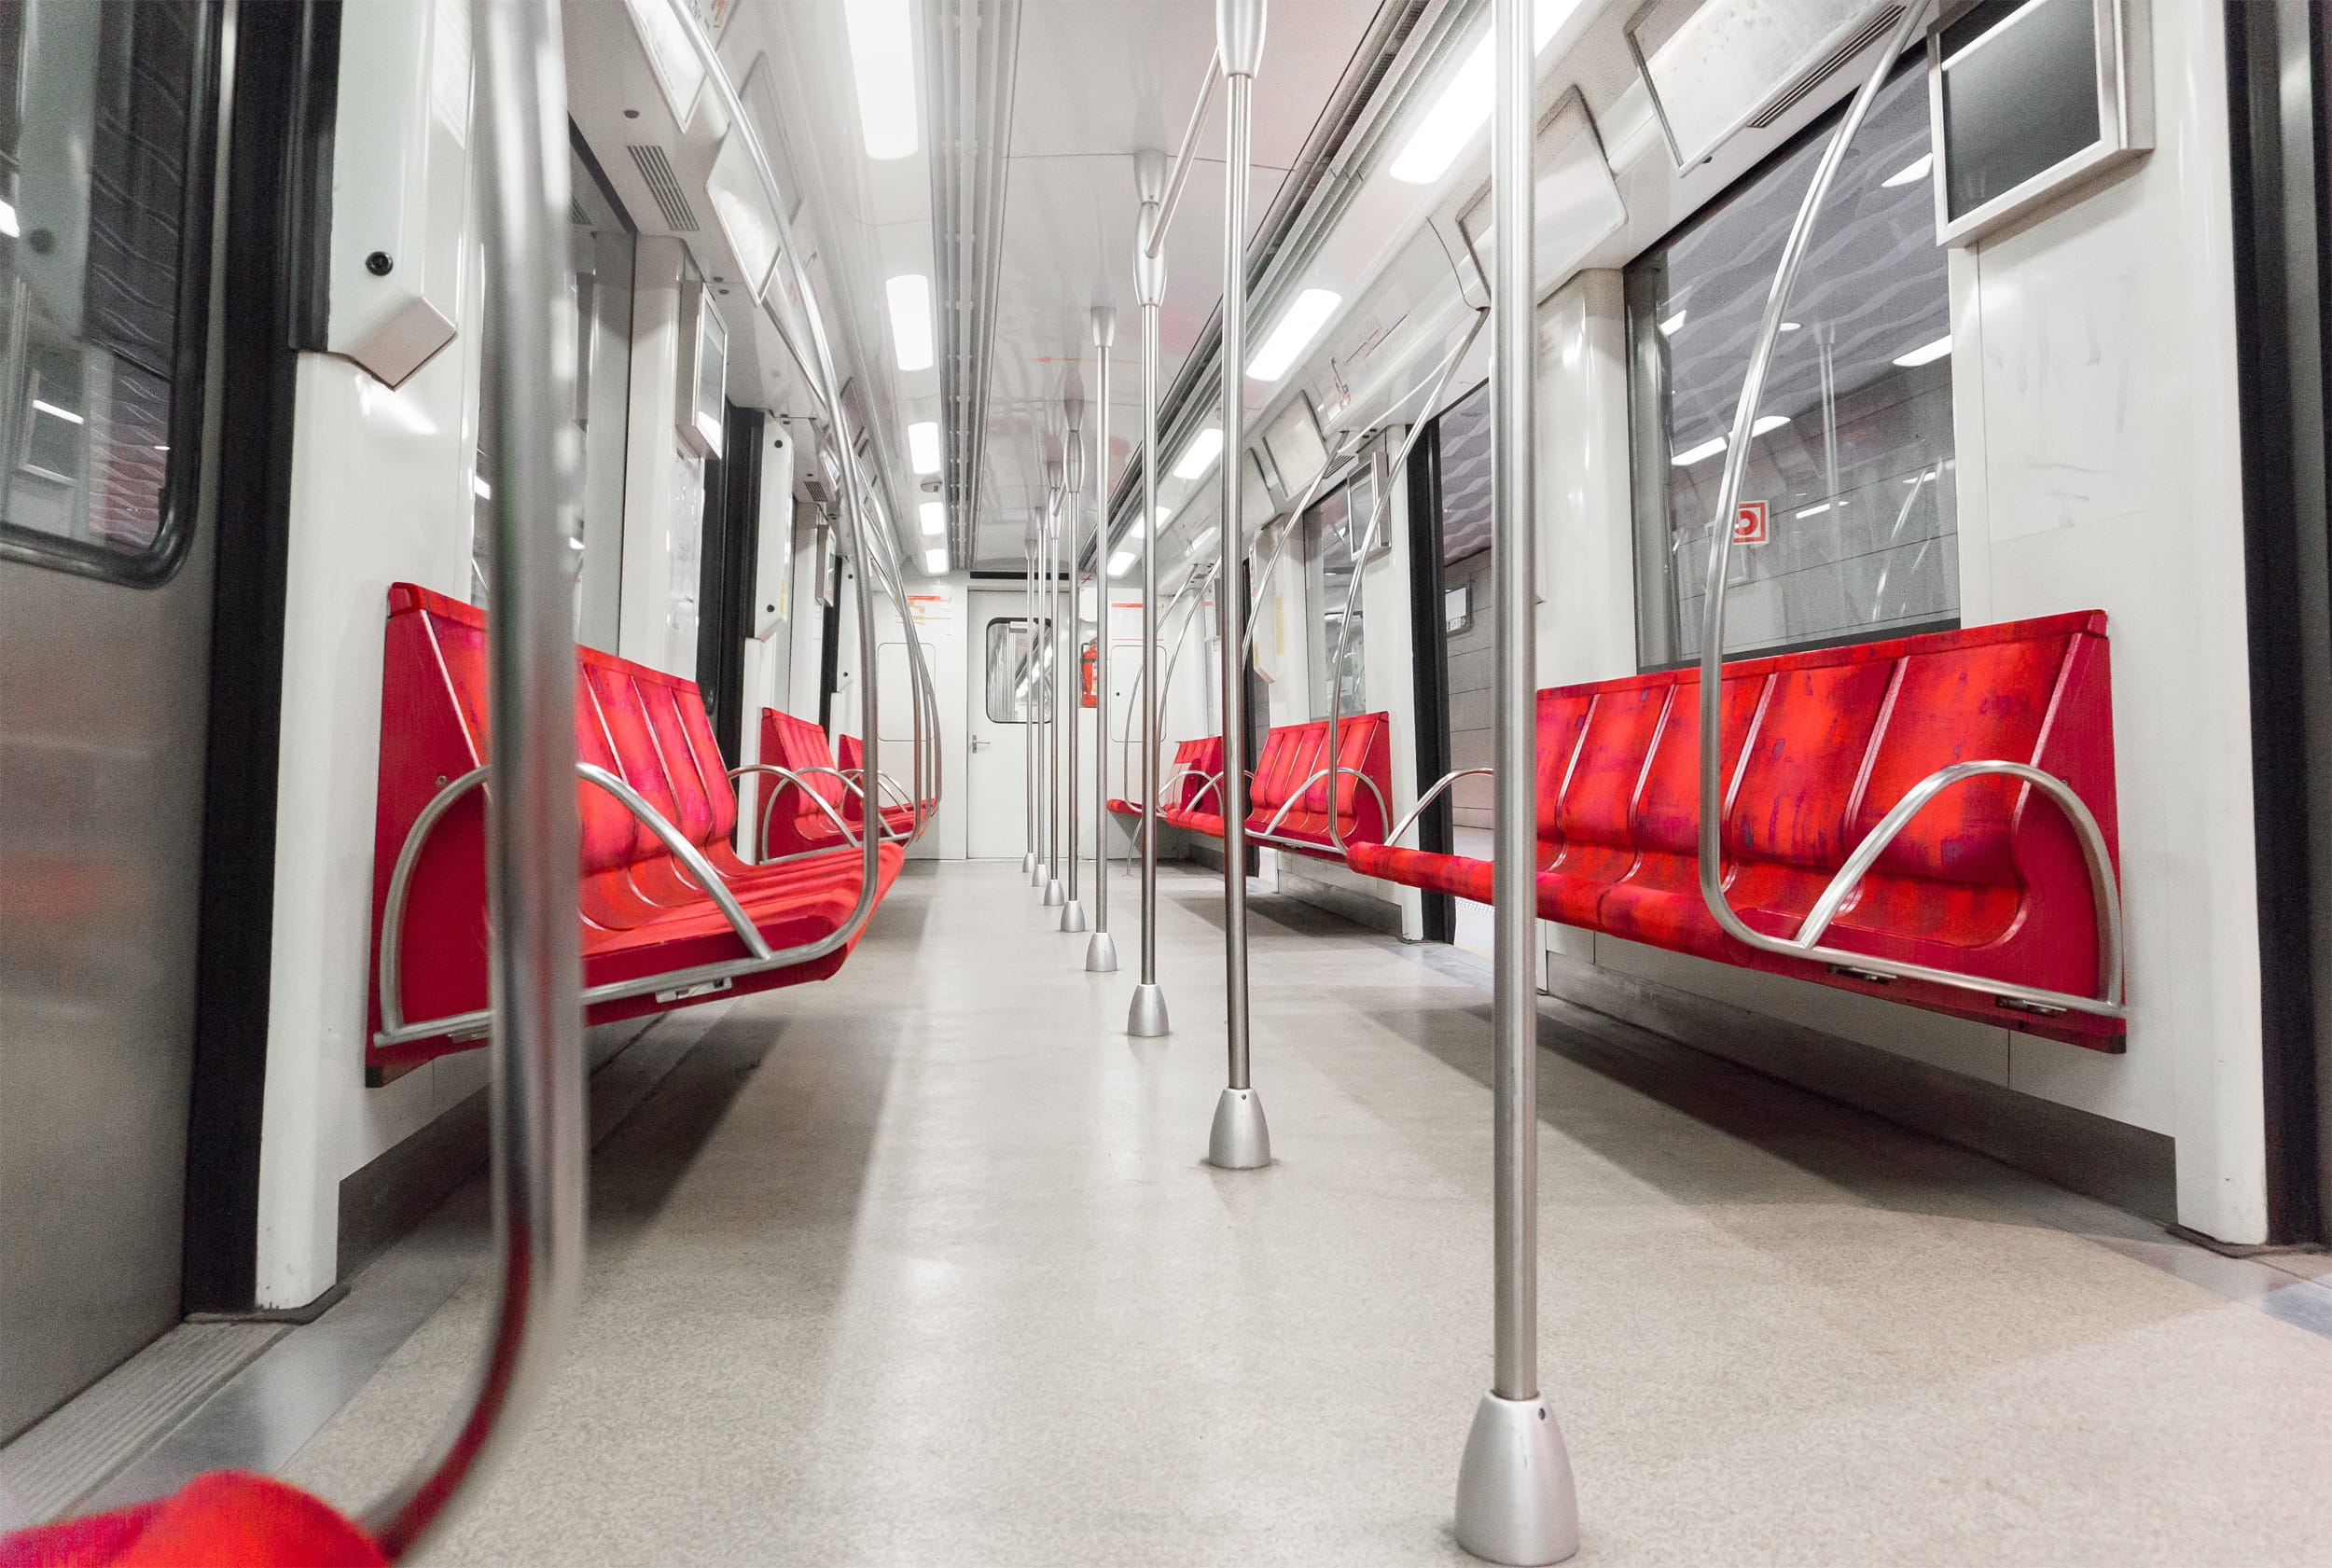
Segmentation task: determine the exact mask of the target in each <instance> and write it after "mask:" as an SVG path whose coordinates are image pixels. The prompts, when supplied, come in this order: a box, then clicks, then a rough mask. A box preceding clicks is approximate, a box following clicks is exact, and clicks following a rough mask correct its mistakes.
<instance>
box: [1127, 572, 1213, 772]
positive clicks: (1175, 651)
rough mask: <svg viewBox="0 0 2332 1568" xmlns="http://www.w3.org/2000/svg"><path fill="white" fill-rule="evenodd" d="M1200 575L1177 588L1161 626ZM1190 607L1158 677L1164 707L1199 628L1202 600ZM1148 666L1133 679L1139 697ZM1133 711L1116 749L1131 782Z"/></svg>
mask: <svg viewBox="0 0 2332 1568" xmlns="http://www.w3.org/2000/svg"><path fill="white" fill-rule="evenodd" d="M1201 575H1202V574H1201V572H1200V571H1199V570H1198V569H1195V568H1194V569H1193V570H1192V571H1191V572H1190V573H1189V575H1188V576H1186V577H1185V578H1184V579H1183V585H1182V587H1180V588H1178V589H1176V590H1174V596H1173V598H1172V599H1170V600H1168V601H1167V603H1166V610H1165V613H1164V614H1163V615H1160V616H1159V617H1157V618H1158V619H1159V621H1160V622H1161V623H1162V622H1163V621H1164V620H1165V619H1166V618H1167V617H1168V616H1171V615H1173V613H1174V610H1175V607H1176V606H1177V605H1179V604H1181V603H1182V596H1183V595H1184V594H1185V593H1187V592H1188V591H1189V589H1190V586H1191V584H1192V583H1193V582H1194V581H1196V580H1197V579H1198V578H1199V577H1200V576H1201ZM1190 603H1191V615H1190V618H1189V619H1187V620H1186V621H1184V622H1183V623H1182V630H1181V631H1178V632H1176V633H1175V634H1174V645H1173V648H1172V649H1170V650H1168V652H1167V655H1166V668H1165V670H1164V672H1163V673H1160V675H1159V681H1158V689H1159V701H1160V702H1161V703H1162V702H1163V701H1164V693H1165V692H1166V690H1167V688H1168V687H1172V686H1173V680H1174V665H1175V663H1176V662H1177V661H1178V660H1179V659H1181V658H1182V645H1183V644H1185V643H1187V642H1188V641H1189V640H1190V629H1191V627H1193V626H1195V625H1197V624H1198V619H1199V617H1198V606H1199V604H1200V601H1199V600H1197V599H1196V598H1194V599H1192V600H1191V602H1190ZM1149 663H1150V660H1148V659H1145V660H1144V661H1143V664H1144V667H1143V671H1142V673H1141V674H1139V675H1136V676H1135V677H1134V680H1133V689H1134V692H1135V693H1136V695H1143V694H1144V692H1145V687H1144V684H1143V683H1144V682H1145V681H1146V680H1147V679H1148V677H1149V673H1150V672H1149V668H1148V666H1149ZM1131 707H1132V704H1129V705H1128V708H1129V711H1128V713H1127V715H1126V729H1125V733H1124V734H1122V735H1120V736H1118V737H1117V742H1118V747H1117V764H1118V769H1117V770H1118V771H1119V772H1121V773H1126V774H1127V775H1128V776H1129V778H1131V763H1129V762H1128V760H1127V757H1126V753H1127V750H1128V749H1129V748H1131V745H1132V744H1133V715H1132V713H1131ZM1150 712H1151V710H1149V709H1147V708H1145V709H1143V715H1144V717H1145V719H1146V718H1147V717H1148V716H1149V715H1150ZM1158 728H1159V729H1161V730H1162V729H1164V728H1165V724H1164V721H1163V719H1162V718H1161V719H1160V721H1159V724H1158ZM1159 743H1160V744H1163V743H1164V742H1162V741H1161V742H1159ZM1128 798H1129V799H1131V796H1129V797H1128Z"/></svg>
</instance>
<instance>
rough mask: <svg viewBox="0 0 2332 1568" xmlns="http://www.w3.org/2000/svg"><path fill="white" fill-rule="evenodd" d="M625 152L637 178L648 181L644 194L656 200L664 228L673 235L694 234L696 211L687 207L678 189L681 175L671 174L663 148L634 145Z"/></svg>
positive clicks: (670, 167) (686, 200)
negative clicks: (636, 171) (637, 172)
mask: <svg viewBox="0 0 2332 1568" xmlns="http://www.w3.org/2000/svg"><path fill="white" fill-rule="evenodd" d="M624 150H625V151H627V152H629V153H631V155H632V167H634V168H636V169H638V170H639V171H640V178H642V179H643V180H645V181H646V182H647V193H648V194H649V195H650V196H653V197H655V198H656V210H657V211H658V212H659V213H661V214H663V215H664V227H665V228H667V229H671V230H672V231H673V233H675V234H694V233H695V232H697V215H696V209H695V208H694V207H691V206H689V205H688V198H687V195H686V194H685V193H684V192H683V191H682V190H681V188H680V176H679V175H677V174H675V173H673V167H672V160H671V159H670V158H668V157H666V156H665V154H664V149H663V148H662V147H659V146H644V145H638V144H635V145H633V146H629V147H626V148H625V149H624Z"/></svg>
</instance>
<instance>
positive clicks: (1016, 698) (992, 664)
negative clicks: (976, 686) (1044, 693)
mask: <svg viewBox="0 0 2332 1568" xmlns="http://www.w3.org/2000/svg"><path fill="white" fill-rule="evenodd" d="M987 635H988V662H987V664H986V665H985V666H984V668H985V669H986V670H987V672H988V701H987V707H988V722H989V723H991V724H1032V723H1034V722H1035V719H1036V715H1037V713H1038V711H1039V706H1040V705H1039V703H1038V701H1037V691H1036V681H1035V678H1034V673H1033V672H1032V671H1031V670H1030V669H1029V662H1028V660H1029V635H1028V622H1027V621H1025V620H1015V619H1012V618H1011V617H1007V616H998V617H995V618H994V619H993V620H991V621H990V622H989V623H988V633H987Z"/></svg>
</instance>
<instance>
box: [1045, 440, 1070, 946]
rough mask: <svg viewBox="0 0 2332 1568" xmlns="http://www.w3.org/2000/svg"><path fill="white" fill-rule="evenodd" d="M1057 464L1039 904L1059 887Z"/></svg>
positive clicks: (1051, 478) (1057, 899)
mask: <svg viewBox="0 0 2332 1568" xmlns="http://www.w3.org/2000/svg"><path fill="white" fill-rule="evenodd" d="M1060 517H1061V465H1060V464H1058V463H1048V464H1047V465H1045V664H1044V670H1045V905H1046V907H1047V908H1048V909H1051V908H1056V907H1058V906H1059V905H1061V904H1062V903H1063V902H1064V901H1065V900H1066V898H1067V896H1068V895H1066V894H1064V893H1063V892H1062V888H1061V529H1060V526H1059V521H1060Z"/></svg>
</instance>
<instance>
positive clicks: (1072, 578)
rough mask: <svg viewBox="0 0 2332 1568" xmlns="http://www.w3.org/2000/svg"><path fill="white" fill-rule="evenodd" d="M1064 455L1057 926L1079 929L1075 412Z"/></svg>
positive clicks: (1079, 472) (1079, 430) (1078, 443)
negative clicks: (1063, 876) (1061, 845)
mask: <svg viewBox="0 0 2332 1568" xmlns="http://www.w3.org/2000/svg"><path fill="white" fill-rule="evenodd" d="M1062 456H1063V457H1065V458H1066V459H1067V461H1068V465H1069V474H1068V488H1067V489H1066V490H1064V491H1062V493H1061V519H1060V520H1059V521H1058V522H1057V523H1055V524H1054V525H1053V531H1054V532H1055V533H1056V534H1059V535H1060V538H1061V564H1062V569H1063V571H1064V572H1065V573H1066V574H1067V576H1068V583H1067V585H1066V587H1065V589H1064V590H1063V595H1062V617H1061V620H1062V634H1063V635H1064V636H1065V637H1066V638H1067V639H1068V649H1067V652H1066V653H1065V654H1064V655H1063V656H1062V661H1061V662H1059V663H1057V664H1056V665H1055V666H1054V667H1053V668H1054V671H1055V673H1056V676H1057V677H1058V676H1065V677H1066V679H1065V680H1062V689H1065V690H1066V691H1067V692H1068V701H1067V702H1066V703H1065V704H1064V706H1066V707H1067V708H1068V710H1069V722H1068V733H1067V734H1065V735H1063V736H1062V744H1061V766H1062V784H1061V811H1062V815H1063V817H1064V818H1065V819H1066V830H1065V835H1064V836H1065V837H1066V839H1067V840H1068V844H1067V851H1066V853H1067V856H1068V867H1069V890H1068V891H1069V899H1068V902H1067V903H1065V904H1063V905H1062V906H1061V929H1062V930H1063V931H1082V930H1084V929H1085V902H1084V900H1082V899H1080V898H1079V897H1078V896H1077V728H1078V725H1077V710H1078V709H1079V708H1081V707H1083V706H1084V705H1085V661H1084V659H1083V658H1082V657H1081V650H1082V647H1083V645H1084V642H1085V633H1084V632H1082V631H1079V630H1077V627H1078V619H1077V617H1079V616H1081V615H1083V614H1084V611H1083V610H1082V609H1081V608H1080V607H1079V595H1078V591H1077V514H1078V513H1079V512H1081V511H1083V510H1084V509H1085V431H1084V429H1083V427H1082V426H1080V425H1079V424H1078V423H1076V419H1075V418H1074V417H1072V418H1071V420H1070V423H1069V444H1068V446H1067V447H1066V448H1064V449H1063V450H1062Z"/></svg>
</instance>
